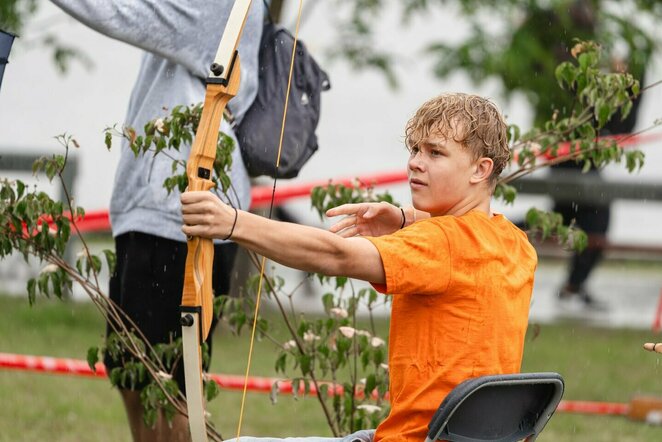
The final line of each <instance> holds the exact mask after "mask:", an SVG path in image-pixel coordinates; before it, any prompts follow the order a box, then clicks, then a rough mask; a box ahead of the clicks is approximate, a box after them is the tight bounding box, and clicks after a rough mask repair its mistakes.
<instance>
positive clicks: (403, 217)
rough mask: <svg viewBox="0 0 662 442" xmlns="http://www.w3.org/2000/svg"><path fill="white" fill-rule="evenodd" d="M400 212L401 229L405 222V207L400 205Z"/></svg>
mask: <svg viewBox="0 0 662 442" xmlns="http://www.w3.org/2000/svg"><path fill="white" fill-rule="evenodd" d="M400 212H402V225H401V226H400V228H401V229H402V228H403V227H404V226H405V223H406V222H407V218H406V217H405V209H403V208H402V207H400Z"/></svg>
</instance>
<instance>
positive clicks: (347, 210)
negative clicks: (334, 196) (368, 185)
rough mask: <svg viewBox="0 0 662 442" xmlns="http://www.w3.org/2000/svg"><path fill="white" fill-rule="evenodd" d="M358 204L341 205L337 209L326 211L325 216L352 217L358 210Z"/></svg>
mask: <svg viewBox="0 0 662 442" xmlns="http://www.w3.org/2000/svg"><path fill="white" fill-rule="evenodd" d="M360 206H361V205H360V204H356V203H349V204H343V205H340V206H337V207H332V208H331V209H329V210H327V211H326V216H329V217H331V216H338V215H354V214H356V212H357V211H358V210H359V208H360Z"/></svg>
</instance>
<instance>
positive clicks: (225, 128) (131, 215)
mask: <svg viewBox="0 0 662 442" xmlns="http://www.w3.org/2000/svg"><path fill="white" fill-rule="evenodd" d="M52 2H53V3H55V4H56V5H57V6H59V7H60V8H62V9H63V10H64V11H65V12H67V13H68V14H70V15H72V16H73V17H74V18H76V19H77V20H79V21H80V22H82V23H84V24H86V25H87V26H89V27H91V28H92V29H95V30H96V31H99V32H101V33H102V34H104V35H107V36H109V37H112V38H115V39H117V40H120V41H123V42H125V43H128V44H130V45H132V46H136V47H138V48H141V49H143V50H144V51H145V55H144V56H143V58H142V62H141V65H140V71H139V73H138V78H137V80H136V83H135V85H134V87H133V91H132V92H131V98H130V101H129V108H128V110H127V116H126V121H125V125H127V126H130V127H133V128H134V129H135V130H136V132H137V134H138V135H141V134H142V133H143V127H144V126H145V124H146V123H147V122H148V121H150V120H153V119H155V118H159V117H164V116H166V115H167V112H168V111H166V110H164V108H165V109H172V108H173V107H175V106H177V105H191V104H195V103H200V102H202V101H203V100H204V93H205V85H204V83H203V81H202V80H204V79H205V78H206V77H207V74H208V72H209V66H210V64H211V63H212V61H213V60H214V57H215V55H216V50H217V48H218V43H219V42H220V39H221V36H222V34H223V29H224V26H225V23H226V22H227V19H228V16H229V15H230V10H231V8H232V4H233V3H234V2H233V1H230V0H112V1H108V0H52ZM263 10H264V6H263V2H262V1H261V0H253V2H252V6H251V11H250V13H249V16H248V19H247V21H246V25H245V27H244V31H243V35H242V38H241V40H240V43H239V54H240V57H241V85H240V87H239V93H238V94H237V96H236V97H235V98H233V99H232V101H230V104H229V106H230V108H231V110H232V112H233V114H234V116H235V118H236V119H237V120H239V121H240V120H241V118H242V117H243V115H244V114H245V112H246V110H247V109H248V108H249V107H250V105H251V103H252V102H253V100H254V99H255V95H256V93H257V86H258V77H257V74H258V51H259V44H260V37H261V34H262V23H263V14H264V11H263ZM118 62H121V61H120V60H118ZM221 131H222V132H224V133H226V134H228V135H230V136H231V137H232V138H234V139H235V150H234V152H233V155H232V158H233V163H232V170H231V174H230V175H231V179H232V183H233V187H234V189H235V190H236V196H235V195H232V192H229V193H230V194H231V195H230V199H231V202H232V203H233V204H235V206H236V207H238V208H242V209H247V208H248V206H249V204H250V181H249V178H248V175H247V173H246V169H245V167H244V164H243V161H242V159H241V154H240V152H239V145H238V143H237V140H236V138H235V136H234V133H233V132H232V129H231V128H230V127H229V125H228V123H227V122H225V121H223V122H222V124H221ZM189 152H190V147H189V146H187V147H186V148H181V149H180V153H179V154H177V152H175V151H173V152H172V154H174V155H176V156H177V157H178V158H180V159H184V160H186V159H188V156H189ZM170 175H172V159H171V158H168V157H167V156H166V155H157V156H156V157H154V156H153V155H151V154H147V155H141V156H138V157H136V156H135V155H134V154H133V152H132V151H131V150H130V149H129V147H128V143H127V141H126V140H124V141H123V143H122V153H121V157H120V161H119V165H118V167H117V171H116V173H115V183H114V187H113V194H112V199H111V203H110V219H111V224H112V230H113V236H118V235H121V234H123V233H126V232H129V231H137V232H143V233H148V234H152V235H156V236H160V237H164V238H168V239H173V240H177V241H185V237H184V234H183V233H182V232H181V226H182V217H181V205H180V202H179V192H177V191H175V192H172V193H171V194H170V195H168V193H167V191H166V190H165V189H164V188H163V181H164V180H165V178H166V177H168V176H170Z"/></svg>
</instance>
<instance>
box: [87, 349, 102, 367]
mask: <svg viewBox="0 0 662 442" xmlns="http://www.w3.org/2000/svg"><path fill="white" fill-rule="evenodd" d="M97 362H99V348H98V347H90V348H88V349H87V365H88V366H89V367H90V369H92V371H93V372H95V373H96V371H97V367H96V364H97Z"/></svg>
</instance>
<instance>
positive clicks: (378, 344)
mask: <svg viewBox="0 0 662 442" xmlns="http://www.w3.org/2000/svg"><path fill="white" fill-rule="evenodd" d="M384 344H386V342H385V341H384V340H383V339H382V338H378V337H377V336H373V338H372V339H371V340H370V345H372V346H373V347H381V346H382V345H384Z"/></svg>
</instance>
